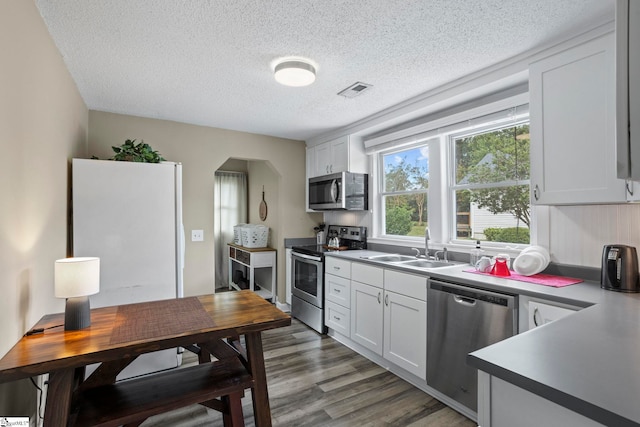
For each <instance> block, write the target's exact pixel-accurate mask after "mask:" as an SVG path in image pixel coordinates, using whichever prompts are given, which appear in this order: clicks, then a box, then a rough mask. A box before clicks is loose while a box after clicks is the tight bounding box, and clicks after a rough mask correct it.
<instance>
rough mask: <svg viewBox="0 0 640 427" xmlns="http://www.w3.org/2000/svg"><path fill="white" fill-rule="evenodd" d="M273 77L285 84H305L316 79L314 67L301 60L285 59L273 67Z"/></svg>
mask: <svg viewBox="0 0 640 427" xmlns="http://www.w3.org/2000/svg"><path fill="white" fill-rule="evenodd" d="M274 75H275V79H276V81H277V82H278V83H280V84H283V85H285V86H294V87H300V86H307V85H310V84H311V83H313V82H314V81H315V80H316V69H315V67H314V66H313V65H311V64H309V63H307V62H303V61H285V62H281V63H279V64H278V65H276V67H275V74H274Z"/></svg>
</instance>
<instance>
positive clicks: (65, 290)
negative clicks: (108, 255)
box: [55, 257, 100, 298]
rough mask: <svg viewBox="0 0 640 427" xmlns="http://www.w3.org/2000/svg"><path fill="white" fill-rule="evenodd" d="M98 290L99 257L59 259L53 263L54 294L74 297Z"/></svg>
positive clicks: (59, 296)
mask: <svg viewBox="0 0 640 427" xmlns="http://www.w3.org/2000/svg"><path fill="white" fill-rule="evenodd" d="M99 291H100V258H96V257H78V258H64V259H59V260H57V261H56V263H55V295H56V297H57V298H75V297H81V296H87V295H93V294H97V293H98V292H99Z"/></svg>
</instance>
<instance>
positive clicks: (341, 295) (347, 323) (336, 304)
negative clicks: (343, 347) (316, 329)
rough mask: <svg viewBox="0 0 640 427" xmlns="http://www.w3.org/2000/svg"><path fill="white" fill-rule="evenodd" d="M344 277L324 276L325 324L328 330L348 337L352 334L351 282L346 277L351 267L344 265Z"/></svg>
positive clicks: (342, 270)
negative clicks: (346, 272)
mask: <svg viewBox="0 0 640 427" xmlns="http://www.w3.org/2000/svg"><path fill="white" fill-rule="evenodd" d="M339 271H340V272H342V273H341V274H343V276H335V275H333V274H325V275H324V285H325V294H324V298H325V307H324V323H325V325H326V326H327V327H328V328H331V329H333V330H334V331H336V332H338V333H340V334H342V335H344V336H346V337H348V336H349V335H350V334H351V281H350V280H349V277H348V276H347V277H346V278H345V277H344V275H345V274H344V272H345V271H351V266H350V265H349V266H346V265H342V268H341V269H339Z"/></svg>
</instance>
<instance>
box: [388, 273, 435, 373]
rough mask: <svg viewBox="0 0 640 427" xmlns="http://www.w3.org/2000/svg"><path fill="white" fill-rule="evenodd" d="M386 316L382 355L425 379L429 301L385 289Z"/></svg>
mask: <svg viewBox="0 0 640 427" xmlns="http://www.w3.org/2000/svg"><path fill="white" fill-rule="evenodd" d="M425 286H426V284H425ZM383 317H384V338H383V343H384V345H383V353H382V355H383V357H384V358H385V359H387V360H388V361H390V362H393V363H395V364H396V365H398V366H400V367H401V368H403V369H405V370H407V371H409V372H411V373H412V374H413V375H415V376H417V377H419V378H422V379H423V380H426V379H427V302H426V301H420V300H418V299H415V298H409V297H407V296H404V295H400V294H396V293H395V292H388V291H385V294H384V316H383Z"/></svg>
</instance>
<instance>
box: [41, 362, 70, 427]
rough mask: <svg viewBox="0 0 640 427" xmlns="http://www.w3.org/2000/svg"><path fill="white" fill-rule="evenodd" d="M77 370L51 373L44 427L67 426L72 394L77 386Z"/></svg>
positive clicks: (62, 370)
mask: <svg viewBox="0 0 640 427" xmlns="http://www.w3.org/2000/svg"><path fill="white" fill-rule="evenodd" d="M75 382H76V379H75V369H74V368H69V369H61V370H59V371H53V372H51V373H49V386H48V388H47V403H46V405H45V410H44V423H43V425H44V427H55V426H66V425H67V422H68V420H69V411H70V408H71V394H72V393H73V387H74V385H75Z"/></svg>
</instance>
